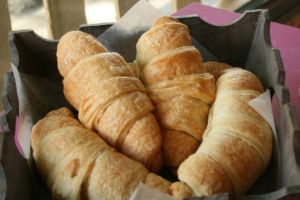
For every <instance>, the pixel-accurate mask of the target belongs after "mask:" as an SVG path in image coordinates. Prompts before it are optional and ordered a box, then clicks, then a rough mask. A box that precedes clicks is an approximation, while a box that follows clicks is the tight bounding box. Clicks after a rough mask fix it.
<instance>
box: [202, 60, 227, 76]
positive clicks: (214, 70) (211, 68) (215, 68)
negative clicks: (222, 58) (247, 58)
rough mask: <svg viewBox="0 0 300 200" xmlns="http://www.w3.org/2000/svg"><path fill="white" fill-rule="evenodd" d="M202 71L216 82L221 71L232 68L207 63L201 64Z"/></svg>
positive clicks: (214, 62) (220, 63)
mask: <svg viewBox="0 0 300 200" xmlns="http://www.w3.org/2000/svg"><path fill="white" fill-rule="evenodd" d="M202 66H203V68H204V71H205V72H207V73H210V74H212V75H213V76H214V77H215V79H216V80H217V79H218V78H219V77H220V76H221V75H222V74H223V71H224V70H226V69H229V68H232V67H231V66H230V65H228V64H226V63H222V62H217V61H207V62H204V63H202Z"/></svg>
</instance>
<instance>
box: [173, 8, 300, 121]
mask: <svg viewBox="0 0 300 200" xmlns="http://www.w3.org/2000/svg"><path fill="white" fill-rule="evenodd" d="M174 15H175V16H183V15H198V16H199V17H201V18H202V19H203V20H205V21H207V22H209V23H211V24H214V25H226V24H229V23H231V22H232V21H233V20H236V19H237V18H239V17H240V15H241V14H238V13H233V12H228V11H225V10H220V9H217V8H213V7H210V6H205V5H202V4H199V3H192V4H190V5H188V6H186V7H184V8H182V9H181V10H179V11H178V12H177V13H175V14H174ZM270 34H271V41H272V46H273V47H274V48H277V49H279V51H280V53H281V57H282V60H283V64H284V68H285V85H286V87H288V88H289V90H290V96H291V103H292V104H293V105H295V106H296V109H297V113H298V116H300V103H299V96H298V95H299V87H300V29H298V28H294V27H290V26H286V25H283V24H278V23H274V22H272V23H271V27H270Z"/></svg>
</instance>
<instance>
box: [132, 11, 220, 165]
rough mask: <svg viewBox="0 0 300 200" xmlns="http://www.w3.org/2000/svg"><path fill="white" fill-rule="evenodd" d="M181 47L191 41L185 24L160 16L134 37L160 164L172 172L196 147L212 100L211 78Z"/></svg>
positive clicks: (192, 52)
mask: <svg viewBox="0 0 300 200" xmlns="http://www.w3.org/2000/svg"><path fill="white" fill-rule="evenodd" d="M175 26H176V27H178V30H177V29H175V28H174V27H175ZM169 38H171V39H169ZM188 38H189V39H188ZM173 39H174V40H176V42H177V43H176V42H174V41H173ZM158 44H159V45H158ZM180 45H191V40H190V36H189V32H188V29H187V27H186V26H185V25H183V24H181V23H179V22H177V21H176V20H175V19H172V18H170V17H162V18H160V19H158V21H156V23H155V24H154V26H153V27H152V28H151V29H150V30H149V31H148V32H146V33H145V34H144V35H142V36H141V38H140V39H139V41H138V43H137V58H136V59H137V62H138V63H142V64H146V65H145V66H142V67H141V69H142V71H143V72H142V73H141V78H142V80H143V82H144V84H145V86H146V88H147V90H148V93H149V97H150V99H151V100H152V102H153V104H154V107H155V114H156V116H157V119H158V121H159V123H160V125H161V128H162V135H163V155H164V164H165V165H166V166H167V167H169V168H171V169H173V171H175V170H176V168H177V167H178V166H179V164H180V163H181V162H182V161H183V160H184V159H186V158H187V157H188V156H189V155H190V154H192V153H194V152H195V151H196V150H197V148H198V146H199V144H200V142H201V139H202V134H203V132H204V130H205V128H206V125H207V118H208V113H209V109H210V105H211V104H212V103H213V101H214V98H215V80H214V77H213V76H212V75H210V74H208V73H203V72H204V69H203V67H202V57H201V54H200V52H199V51H198V50H197V49H196V48H195V47H193V46H180ZM178 46H179V47H178ZM146 50H147V51H148V52H147V53H145V52H146ZM149 55H152V56H151V60H150V61H149V59H150V57H149V59H148V57H147V56H149ZM144 58H147V59H144Z"/></svg>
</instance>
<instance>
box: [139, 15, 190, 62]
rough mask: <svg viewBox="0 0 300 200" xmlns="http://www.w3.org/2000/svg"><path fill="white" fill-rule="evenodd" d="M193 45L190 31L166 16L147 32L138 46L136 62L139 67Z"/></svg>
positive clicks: (140, 39)
mask: <svg viewBox="0 0 300 200" xmlns="http://www.w3.org/2000/svg"><path fill="white" fill-rule="evenodd" d="M189 45H191V37H190V35H189V29H188V27H187V26H186V25H184V24H182V23H180V22H179V21H178V20H176V19H174V18H172V17H168V16H164V17H161V18H159V19H158V20H157V21H156V22H155V23H154V25H153V26H152V27H151V28H150V30H148V31H147V32H145V33H144V34H143V35H142V36H141V37H140V38H139V40H138V42H137V44H136V49H137V54H136V60H137V63H138V65H139V66H146V64H147V63H148V62H149V61H150V60H151V59H152V58H154V57H156V56H158V55H160V54H161V53H164V52H166V51H168V50H170V49H175V48H178V47H182V46H189Z"/></svg>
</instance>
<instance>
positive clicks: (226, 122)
mask: <svg viewBox="0 0 300 200" xmlns="http://www.w3.org/2000/svg"><path fill="white" fill-rule="evenodd" d="M263 90H264V89H263V86H262V85H261V82H260V81H259V79H258V78H257V77H256V76H255V75H254V74H252V73H251V72H248V71H246V70H242V69H238V68H232V69H229V70H225V72H224V74H223V75H222V76H221V77H220V78H219V79H218V81H217V95H216V100H215V103H214V105H213V108H212V109H211V111H210V115H209V122H208V126H207V129H206V130H205V133H204V136H203V142H202V144H201V146H200V147H199V149H198V150H197V152H196V153H195V154H193V155H191V156H190V157H189V158H188V159H186V160H185V161H184V162H183V163H182V164H181V165H180V167H179V169H178V176H179V180H181V181H182V182H184V183H186V184H187V185H188V186H190V187H191V188H192V189H193V191H194V193H195V194H196V195H211V194H215V193H222V192H235V193H238V194H239V193H244V192H246V191H247V190H248V189H249V188H250V187H251V185H252V184H253V183H254V181H255V180H256V178H257V177H258V176H259V175H260V174H261V173H262V172H263V171H264V169H265V168H266V167H267V165H268V162H269V160H270V156H271V152H272V130H271V128H270V126H269V124H268V123H267V121H266V120H265V119H264V118H262V117H261V116H260V114H258V113H257V112H256V111H255V110H254V109H253V108H252V107H250V106H249V105H248V102H249V101H250V100H252V99H254V98H256V97H257V96H258V95H260V94H261V93H262V92H263Z"/></svg>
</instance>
